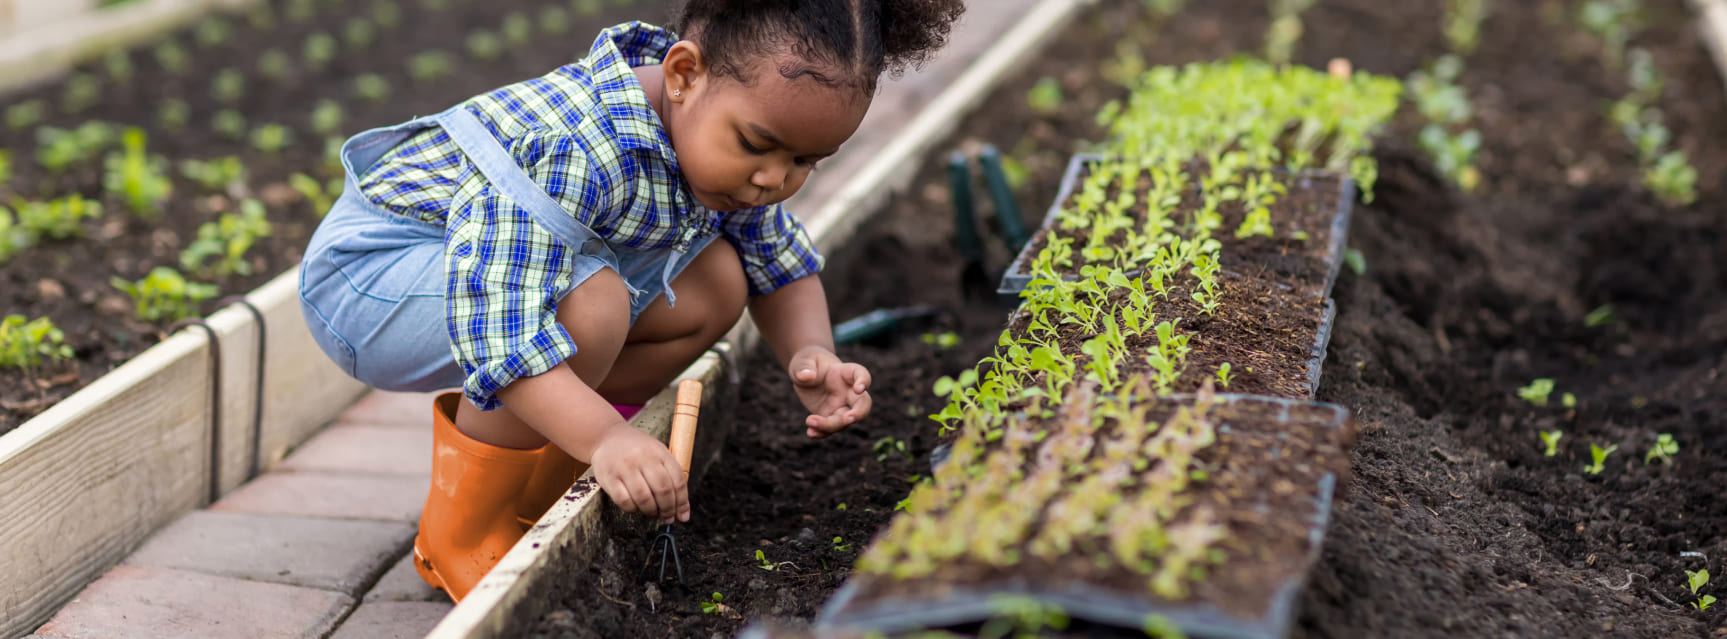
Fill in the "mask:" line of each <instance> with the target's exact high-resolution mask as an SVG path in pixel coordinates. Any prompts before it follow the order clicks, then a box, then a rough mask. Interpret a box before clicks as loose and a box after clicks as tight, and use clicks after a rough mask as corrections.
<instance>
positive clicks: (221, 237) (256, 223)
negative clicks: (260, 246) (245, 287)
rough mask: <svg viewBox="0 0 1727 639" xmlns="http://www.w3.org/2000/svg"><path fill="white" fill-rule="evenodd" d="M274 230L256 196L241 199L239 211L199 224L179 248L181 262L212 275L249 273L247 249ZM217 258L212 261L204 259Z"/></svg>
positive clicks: (183, 264) (250, 269)
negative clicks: (187, 241)
mask: <svg viewBox="0 0 1727 639" xmlns="http://www.w3.org/2000/svg"><path fill="white" fill-rule="evenodd" d="M273 232H274V227H273V226H272V225H271V224H270V221H269V220H267V219H265V217H264V205H263V203H261V202H259V201H257V200H244V201H242V202H240V212H239V213H237V214H236V213H223V214H222V215H221V216H220V217H218V218H217V219H216V221H214V222H205V223H204V224H202V225H199V226H198V236H197V238H196V239H193V240H192V242H191V243H189V244H187V245H186V249H185V250H183V251H181V252H180V266H181V267H182V268H185V269H186V270H188V271H200V272H203V273H205V274H207V275H210V276H213V277H227V276H230V275H251V274H252V263H251V262H249V261H247V260H246V253H247V251H250V250H251V249H252V246H253V245H254V244H256V243H257V242H258V239H259V238H263V237H269V236H270V235H271V234H272V233H273ZM212 257H214V258H216V262H215V263H214V264H213V265H207V264H205V262H207V261H209V259H210V258H212Z"/></svg>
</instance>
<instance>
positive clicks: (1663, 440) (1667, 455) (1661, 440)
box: [1643, 433, 1679, 466]
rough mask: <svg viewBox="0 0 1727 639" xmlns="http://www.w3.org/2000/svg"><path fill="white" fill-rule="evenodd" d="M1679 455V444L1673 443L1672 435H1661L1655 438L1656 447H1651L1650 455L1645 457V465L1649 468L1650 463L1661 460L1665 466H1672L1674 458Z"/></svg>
mask: <svg viewBox="0 0 1727 639" xmlns="http://www.w3.org/2000/svg"><path fill="white" fill-rule="evenodd" d="M1677 454H1679V442H1676V441H1673V436H1672V435H1670V434H1668V433H1661V434H1659V435H1656V436H1655V445H1654V446H1651V447H1649V452H1648V454H1645V455H1644V456H1643V465H1644V466H1648V465H1649V462H1652V461H1655V460H1657V459H1659V460H1661V463H1662V464H1663V465H1667V466H1672V465H1673V456H1674V455H1677Z"/></svg>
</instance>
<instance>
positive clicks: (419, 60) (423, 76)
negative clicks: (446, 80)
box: [408, 49, 452, 82]
mask: <svg viewBox="0 0 1727 639" xmlns="http://www.w3.org/2000/svg"><path fill="white" fill-rule="evenodd" d="M451 64H452V63H451V61H450V54H448V53H445V52H443V51H438V50H436V49H434V50H431V51H423V52H420V53H417V54H415V55H414V57H412V58H409V59H408V77H411V78H413V79H414V81H415V82H431V81H433V80H437V79H438V78H442V77H444V76H447V75H449V74H450V66H451Z"/></svg>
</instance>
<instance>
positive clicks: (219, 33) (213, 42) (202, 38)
mask: <svg viewBox="0 0 1727 639" xmlns="http://www.w3.org/2000/svg"><path fill="white" fill-rule="evenodd" d="M233 35H234V24H233V23H231V22H229V21H228V20H227V19H226V18H223V17H221V16H219V15H213V16H210V17H208V18H204V19H203V20H202V21H199V22H198V26H197V27H195V28H193V29H192V41H193V42H196V43H198V46H200V47H203V48H206V49H208V48H211V47H219V46H222V45H224V44H227V43H228V39H229V38H230V37H232V36H233Z"/></svg>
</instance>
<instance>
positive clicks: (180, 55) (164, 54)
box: [151, 40, 192, 75]
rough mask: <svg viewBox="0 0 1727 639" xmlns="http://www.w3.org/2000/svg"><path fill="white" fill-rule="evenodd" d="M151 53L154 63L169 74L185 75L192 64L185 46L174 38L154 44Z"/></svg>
mask: <svg viewBox="0 0 1727 639" xmlns="http://www.w3.org/2000/svg"><path fill="white" fill-rule="evenodd" d="M151 53H152V55H154V56H155V58H156V65H157V66H160V67H162V70H163V71H167V72H168V74H169V75H185V74H186V70H187V69H188V68H190V67H191V66H192V56H191V55H190V54H188V53H186V47H184V46H182V45H181V44H180V43H179V42H177V41H174V40H167V41H164V42H162V43H161V44H158V45H156V48H155V49H154V50H153V51H152V52H151Z"/></svg>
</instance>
